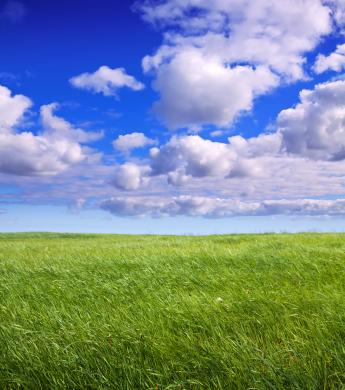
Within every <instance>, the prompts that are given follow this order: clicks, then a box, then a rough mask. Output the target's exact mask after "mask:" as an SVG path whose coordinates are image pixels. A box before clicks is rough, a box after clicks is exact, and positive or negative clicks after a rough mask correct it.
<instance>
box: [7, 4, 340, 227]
mask: <svg viewBox="0 0 345 390" xmlns="http://www.w3.org/2000/svg"><path fill="white" fill-rule="evenodd" d="M296 21H298V23H296ZM344 33H345V6H344V4H343V1H341V0H282V1H280V2H276V1H274V0H251V1H249V0H208V1H206V0H186V1H183V2H181V1H179V0H163V1H154V0H152V1H151V0H140V1H136V2H133V1H121V2H116V1H105V0H104V1H102V0H99V1H97V2H96V1H94V0H84V1H79V0H73V1H54V0H52V1H49V2H44V1H40V0H26V1H21V0H3V1H0V47H1V53H2V55H1V63H0V231H31V230H34V231H73V232H75V231H81V232H84V231H85V232H86V231H87V232H115V233H172V234H175V233H178V234H181V233H182V234H183V233H192V234H193V233H194V234H208V233H210V234H211V233H227V232H251V231H253V232H263V231H302V230H303V231H305V230H323V231H327V230H329V231H333V230H337V231H342V230H344V227H345V226H344V222H343V217H344V215H345V198H344V183H345V163H344V159H345V81H344V77H343V72H344V69H345V42H344Z"/></svg>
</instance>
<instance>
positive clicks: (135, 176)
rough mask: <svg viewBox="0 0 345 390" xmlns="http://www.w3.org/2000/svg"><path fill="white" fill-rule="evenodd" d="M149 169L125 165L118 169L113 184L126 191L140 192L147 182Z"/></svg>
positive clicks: (131, 164) (129, 164)
mask: <svg viewBox="0 0 345 390" xmlns="http://www.w3.org/2000/svg"><path fill="white" fill-rule="evenodd" d="M146 173H147V167H145V166H139V165H136V164H133V163H125V164H123V165H120V166H118V167H117V168H116V172H115V174H114V176H113V178H112V181H111V184H112V185H113V186H115V187H116V188H118V189H120V190H124V191H134V190H138V189H139V188H140V187H141V186H142V185H144V184H145V183H146V181H147V178H145V174H146Z"/></svg>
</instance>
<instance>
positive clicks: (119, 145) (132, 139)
mask: <svg viewBox="0 0 345 390" xmlns="http://www.w3.org/2000/svg"><path fill="white" fill-rule="evenodd" d="M155 143H156V141H155V140H153V139H151V138H148V137H146V136H145V134H144V133H137V132H134V133H130V134H125V135H120V136H118V137H117V138H116V140H115V141H113V146H114V148H115V149H117V150H119V151H120V152H123V153H128V152H129V151H131V150H133V149H137V148H143V147H145V146H149V145H154V144H155Z"/></svg>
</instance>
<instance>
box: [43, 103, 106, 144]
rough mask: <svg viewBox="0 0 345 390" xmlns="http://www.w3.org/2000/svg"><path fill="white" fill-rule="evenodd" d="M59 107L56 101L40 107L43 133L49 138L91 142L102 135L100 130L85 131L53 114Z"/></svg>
mask: <svg viewBox="0 0 345 390" xmlns="http://www.w3.org/2000/svg"><path fill="white" fill-rule="evenodd" d="M58 108H59V105H58V104H57V103H51V104H47V105H44V106H42V107H41V110H40V111H41V121H42V125H43V128H44V131H45V135H46V136H48V135H49V137H51V138H56V137H58V138H61V137H63V138H65V139H70V140H71V141H75V142H81V143H86V142H92V141H97V140H99V139H101V138H102V137H103V133H102V132H87V131H85V130H82V129H78V128H76V127H74V126H73V125H72V124H71V123H69V122H67V121H66V120H65V119H63V118H60V117H58V116H56V115H54V111H55V110H57V109H58Z"/></svg>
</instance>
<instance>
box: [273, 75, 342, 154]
mask: <svg viewBox="0 0 345 390" xmlns="http://www.w3.org/2000/svg"><path fill="white" fill-rule="evenodd" d="M344 102H345V81H341V80H339V81H334V82H329V83H323V84H319V85H317V86H316V87H315V88H314V89H313V90H303V91H301V93H300V103H299V104H297V105H296V107H294V108H290V109H287V110H284V111H282V112H281V113H280V114H279V116H278V120H277V124H278V127H279V133H280V134H281V135H282V142H283V148H284V149H285V150H286V151H287V152H288V153H292V154H297V155H301V156H304V157H307V158H312V159H323V160H342V159H344V158H345V103H344Z"/></svg>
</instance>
